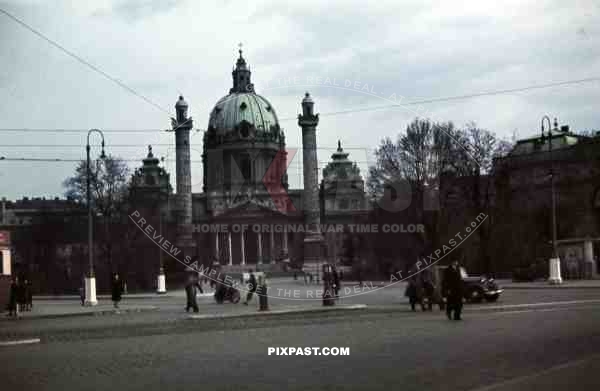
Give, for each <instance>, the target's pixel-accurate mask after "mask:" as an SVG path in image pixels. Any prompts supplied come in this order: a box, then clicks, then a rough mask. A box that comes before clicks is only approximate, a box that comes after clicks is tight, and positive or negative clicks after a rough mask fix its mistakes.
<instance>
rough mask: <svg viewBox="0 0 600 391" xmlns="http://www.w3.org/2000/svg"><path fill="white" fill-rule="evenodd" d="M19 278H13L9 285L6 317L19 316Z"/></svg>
mask: <svg viewBox="0 0 600 391" xmlns="http://www.w3.org/2000/svg"><path fill="white" fill-rule="evenodd" d="M18 296H19V277H15V278H14V279H13V280H12V282H11V284H10V292H9V298H8V316H19V304H18V300H17V298H18Z"/></svg>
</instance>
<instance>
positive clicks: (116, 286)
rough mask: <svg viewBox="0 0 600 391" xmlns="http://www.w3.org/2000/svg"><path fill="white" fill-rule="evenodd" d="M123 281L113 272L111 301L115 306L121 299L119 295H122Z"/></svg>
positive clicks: (117, 306) (117, 305) (116, 306)
mask: <svg viewBox="0 0 600 391" xmlns="http://www.w3.org/2000/svg"><path fill="white" fill-rule="evenodd" d="M123 289H124V286H123V281H122V280H121V279H120V278H119V274H118V273H115V276H114V277H113V280H112V289H111V293H112V295H111V296H112V301H113V305H114V307H115V308H119V302H120V301H121V295H123Z"/></svg>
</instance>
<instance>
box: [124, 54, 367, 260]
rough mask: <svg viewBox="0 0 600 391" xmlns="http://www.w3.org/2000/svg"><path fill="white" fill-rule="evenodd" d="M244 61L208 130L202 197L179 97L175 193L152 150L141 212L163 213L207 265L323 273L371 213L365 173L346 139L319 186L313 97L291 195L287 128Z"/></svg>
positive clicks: (137, 190) (135, 184) (303, 121)
mask: <svg viewBox="0 0 600 391" xmlns="http://www.w3.org/2000/svg"><path fill="white" fill-rule="evenodd" d="M239 53H240V54H239V58H238V59H237V62H236V65H235V68H234V70H233V72H232V77H233V86H232V87H231V89H230V90H229V93H228V94H227V95H226V96H224V97H223V98H221V99H220V100H219V101H218V102H217V103H216V104H215V106H214V108H213V109H212V111H211V113H210V118H209V119H208V127H207V129H206V131H205V132H204V138H203V155H202V169H203V186H202V192H201V193H192V186H191V184H192V178H191V161H190V131H191V130H192V129H193V125H194V124H193V120H192V117H190V116H189V115H188V103H187V102H186V101H185V100H184V98H183V97H182V96H180V97H179V100H178V101H177V103H176V104H175V110H176V118H172V130H171V131H172V132H173V133H175V149H176V167H175V170H176V173H175V175H176V189H175V190H176V191H175V193H173V191H172V190H171V187H170V184H169V180H168V178H169V174H168V173H167V172H166V171H165V170H164V169H163V168H160V167H159V160H158V159H157V158H154V157H153V155H152V152H151V150H150V152H149V154H148V157H147V158H146V159H144V165H143V166H142V167H141V168H139V169H138V170H137V171H136V173H135V174H134V177H133V180H132V189H131V190H132V194H134V195H135V197H136V200H137V201H136V205H147V206H148V209H147V210H148V212H150V211H151V210H153V211H154V212H156V211H158V210H160V211H161V213H164V219H165V222H166V223H167V224H171V225H172V226H175V227H176V229H175V231H176V232H175V233H174V236H175V237H174V238H173V240H175V242H176V244H177V246H178V247H179V248H180V249H182V250H183V251H184V253H185V254H186V255H187V254H189V255H191V256H196V257H198V258H199V259H200V262H201V263H203V264H205V265H207V264H212V265H215V264H218V265H220V267H221V268H224V269H225V270H228V271H232V272H237V271H241V270H246V269H247V268H256V267H257V266H256V265H261V266H260V267H259V268H260V269H261V270H280V269H285V268H287V267H288V266H290V264H293V265H295V266H297V267H300V266H303V267H304V269H305V270H311V268H312V269H314V271H316V269H318V267H319V265H320V264H321V263H323V262H339V260H340V258H341V254H342V251H343V249H342V243H343V237H344V232H343V227H344V226H345V225H347V224H348V223H356V222H359V221H361V219H362V218H364V217H366V215H367V209H368V205H367V199H366V196H365V190H364V180H363V178H362V177H361V174H360V171H359V169H358V167H357V165H356V164H355V163H353V162H352V161H351V160H349V159H348V156H349V154H348V153H347V152H345V151H344V150H343V148H342V145H341V141H338V148H337V151H336V152H335V153H334V154H333V155H332V156H331V161H330V162H329V164H328V165H327V166H326V167H324V168H323V170H322V181H321V183H319V182H318V179H319V165H318V160H317V143H316V131H317V125H318V122H319V116H318V114H315V113H314V112H313V108H314V101H313V100H312V97H311V96H310V95H309V94H308V93H306V95H305V97H304V98H303V99H302V101H301V106H302V114H301V115H299V116H298V125H299V127H300V129H298V131H301V132H302V150H301V151H298V154H297V157H296V159H298V158H301V159H302V162H303V176H304V188H302V189H291V188H289V184H288V175H287V172H286V170H287V167H288V159H289V158H290V156H289V155H288V151H286V141H285V140H286V138H285V134H284V130H283V129H282V128H281V127H280V124H279V121H278V117H277V113H276V110H275V107H274V106H273V105H272V104H271V103H270V102H269V101H268V100H267V99H266V98H265V97H263V96H261V95H259V94H257V93H256V91H255V88H254V84H253V83H252V81H251V72H250V69H249V67H248V65H247V63H246V60H245V59H244V58H243V56H242V51H241V50H240V51H239ZM154 214H158V213H154ZM161 216H162V215H161ZM161 221H162V220H161ZM251 265H252V266H251Z"/></svg>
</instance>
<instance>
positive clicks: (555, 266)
mask: <svg viewBox="0 0 600 391" xmlns="http://www.w3.org/2000/svg"><path fill="white" fill-rule="evenodd" d="M544 121H546V122H547V123H548V143H549V144H548V152H549V158H550V193H551V195H552V206H551V208H552V258H550V261H549V267H550V276H549V278H548V282H549V283H550V284H561V283H562V277H561V275H560V257H559V256H558V248H557V244H556V192H555V191H554V160H553V159H552V124H551V123H550V117H548V116H547V115H544V116H543V117H542V142H544V139H545V134H544V131H545V128H544ZM554 127H555V128H557V127H558V123H557V121H556V118H555V119H554Z"/></svg>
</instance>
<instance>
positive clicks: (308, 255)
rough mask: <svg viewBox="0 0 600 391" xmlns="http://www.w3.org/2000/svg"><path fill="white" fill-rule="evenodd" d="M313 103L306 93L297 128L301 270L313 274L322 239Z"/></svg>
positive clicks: (319, 260) (317, 117) (315, 118)
mask: <svg viewBox="0 0 600 391" xmlns="http://www.w3.org/2000/svg"><path fill="white" fill-rule="evenodd" d="M313 107H314V102H313V100H312V98H311V97H310V94H309V93H308V92H307V93H306V95H305V97H304V99H303V100H302V114H301V115H299V116H298V125H299V126H300V127H301V128H302V164H303V166H304V172H303V174H304V193H303V196H302V204H303V207H304V222H305V224H306V226H307V232H306V233H305V235H304V266H305V268H307V269H312V270H313V272H314V271H316V272H317V276H318V273H319V270H320V264H321V262H322V248H323V235H322V234H321V232H320V226H319V224H320V209H319V167H318V160H317V130H316V129H317V125H318V123H319V115H318V114H314V112H313Z"/></svg>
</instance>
